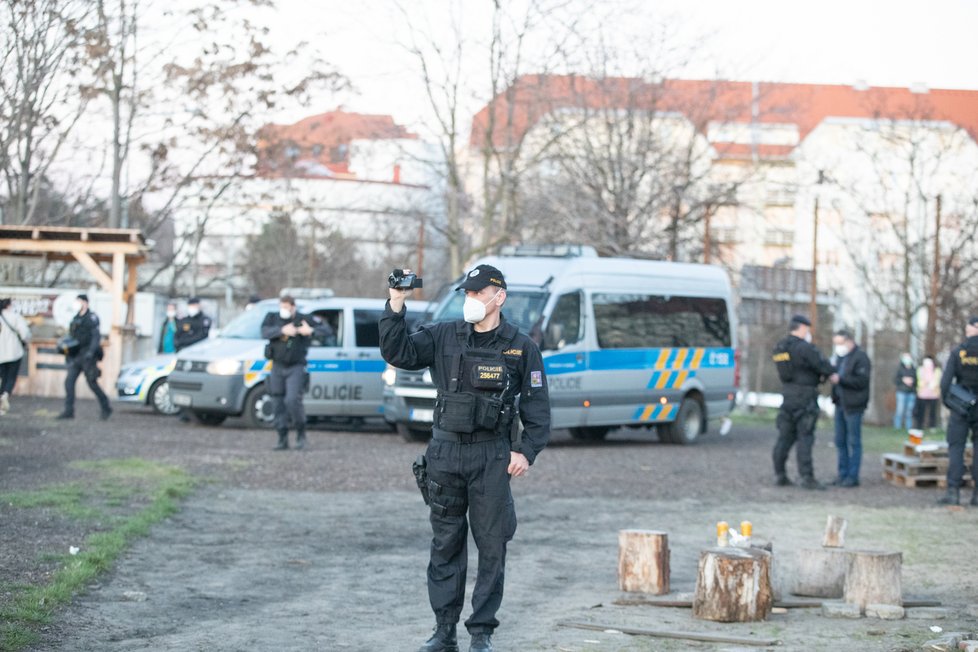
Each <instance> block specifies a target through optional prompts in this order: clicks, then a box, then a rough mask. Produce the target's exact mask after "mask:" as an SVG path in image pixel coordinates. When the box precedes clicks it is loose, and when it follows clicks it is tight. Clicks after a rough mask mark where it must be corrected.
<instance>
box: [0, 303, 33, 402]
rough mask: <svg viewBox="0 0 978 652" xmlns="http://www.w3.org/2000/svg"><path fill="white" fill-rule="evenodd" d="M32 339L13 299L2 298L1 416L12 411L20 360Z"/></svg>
mask: <svg viewBox="0 0 978 652" xmlns="http://www.w3.org/2000/svg"><path fill="white" fill-rule="evenodd" d="M30 339H31V330H30V327H28V325H27V321H26V320H25V319H24V318H23V317H22V316H21V315H20V313H19V312H17V311H16V310H14V309H13V302H12V301H11V299H10V298H9V297H8V298H6V299H0V416H3V415H5V414H6V413H7V412H9V411H10V396H11V395H12V394H13V393H14V385H16V384H17V372H18V371H19V370H20V361H21V360H22V359H23V358H24V355H25V354H26V353H27V342H28V341H30Z"/></svg>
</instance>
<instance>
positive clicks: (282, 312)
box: [278, 308, 292, 319]
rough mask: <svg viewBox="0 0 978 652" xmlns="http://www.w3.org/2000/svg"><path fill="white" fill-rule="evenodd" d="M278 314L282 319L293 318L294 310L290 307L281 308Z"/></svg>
mask: <svg viewBox="0 0 978 652" xmlns="http://www.w3.org/2000/svg"><path fill="white" fill-rule="evenodd" d="M278 316H279V317H281V318H282V319H292V311H291V310H289V309H288V308H279V311H278Z"/></svg>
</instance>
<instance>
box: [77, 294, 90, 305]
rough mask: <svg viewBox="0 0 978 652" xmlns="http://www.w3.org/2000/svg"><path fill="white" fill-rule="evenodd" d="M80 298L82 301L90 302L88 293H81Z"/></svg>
mask: <svg viewBox="0 0 978 652" xmlns="http://www.w3.org/2000/svg"><path fill="white" fill-rule="evenodd" d="M78 298H79V299H81V300H82V301H84V302H85V303H88V295H87V294H79V295H78Z"/></svg>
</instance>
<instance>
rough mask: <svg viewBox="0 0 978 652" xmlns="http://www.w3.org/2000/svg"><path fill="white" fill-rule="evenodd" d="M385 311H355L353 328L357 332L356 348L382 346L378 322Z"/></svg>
mask: <svg viewBox="0 0 978 652" xmlns="http://www.w3.org/2000/svg"><path fill="white" fill-rule="evenodd" d="M383 315H384V311H383V310H354V311H353V328H354V331H355V332H356V338H357V342H356V346H380V329H379V327H378V322H379V321H380V318H381V317H382V316H383Z"/></svg>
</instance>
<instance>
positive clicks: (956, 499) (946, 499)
mask: <svg viewBox="0 0 978 652" xmlns="http://www.w3.org/2000/svg"><path fill="white" fill-rule="evenodd" d="M960 502H961V490H960V489H959V488H957V487H948V488H947V493H946V494H944V496H942V497H941V498H940V499H938V501H937V504H938V505H958V504H960Z"/></svg>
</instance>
